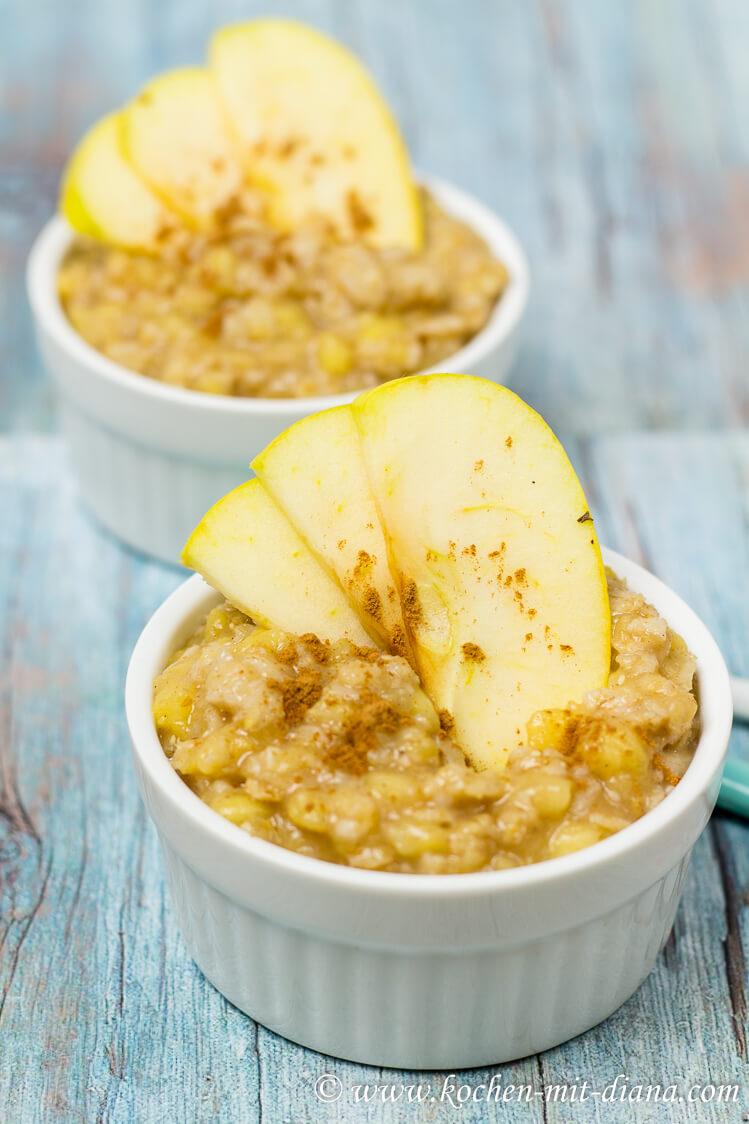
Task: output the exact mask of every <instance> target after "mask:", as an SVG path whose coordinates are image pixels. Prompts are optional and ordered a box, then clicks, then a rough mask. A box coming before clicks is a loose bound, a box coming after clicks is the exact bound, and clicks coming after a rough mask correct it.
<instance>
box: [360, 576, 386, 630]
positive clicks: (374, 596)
mask: <svg viewBox="0 0 749 1124" xmlns="http://www.w3.org/2000/svg"><path fill="white" fill-rule="evenodd" d="M362 605H363V606H364V611H365V612H367V613H368V614H369V615H370V617H372V618H373V619H374V620H376V621H381V620H382V599H381V597H380V595H379V593H378V592H377V590H376V589H375V587H374V586H373V585H370V586H368V587H367V588H366V589H365V590H364V596H363V597H362Z"/></svg>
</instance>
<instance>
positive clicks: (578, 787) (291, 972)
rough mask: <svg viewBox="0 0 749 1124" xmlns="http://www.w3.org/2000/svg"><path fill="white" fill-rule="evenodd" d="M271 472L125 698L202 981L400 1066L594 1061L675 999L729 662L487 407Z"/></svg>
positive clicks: (360, 1056) (197, 562) (442, 409)
mask: <svg viewBox="0 0 749 1124" xmlns="http://www.w3.org/2000/svg"><path fill="white" fill-rule="evenodd" d="M446 450H449V456H448V455H446ZM254 467H255V470H256V472H257V476H256V477H255V478H254V479H252V480H250V481H249V482H247V483H246V484H244V485H242V486H240V487H239V488H237V489H235V490H234V491H233V492H231V493H229V494H228V495H227V496H225V497H224V498H223V499H222V500H220V501H219V502H218V503H217V504H215V505H214V507H213V508H212V509H211V510H210V511H209V512H208V513H207V514H206V516H205V517H204V519H203V520H202V521H201V523H200V524H199V525H198V527H197V528H196V529H195V531H194V532H193V534H192V535H191V536H190V539H189V540H188V542H187V544H186V545H185V548H184V551H183V555H182V557H183V560H184V561H185V563H186V564H188V565H190V566H191V567H192V568H193V569H195V570H197V571H198V575H202V577H200V576H198V575H196V576H195V577H193V578H191V579H190V580H189V581H188V582H186V583H185V584H184V585H183V586H182V587H181V588H180V589H179V590H177V592H176V593H174V594H173V595H172V597H171V598H169V599H168V600H167V602H165V604H164V605H163V606H162V607H161V608H160V609H159V610H158V612H157V613H156V615H155V616H154V618H153V619H152V620H151V622H150V623H149V624H148V626H147V627H146V629H145V630H144V632H143V635H142V636H141V639H140V640H139V642H138V645H137V646H136V649H135V652H134V653H133V658H132V661H131V666H130V670H129V673H128V683H127V688H126V704H127V714H128V723H129V727H130V732H131V738H132V743H133V752H134V758H135V764H136V770H137V773H138V778H139V783H140V786H141V790H142V792H143V795H144V798H145V801H146V805H147V807H148V809H149V812H150V814H151V816H152V818H153V819H154V822H155V823H156V825H157V828H158V831H159V834H160V838H161V841H162V845H163V849H164V854H165V858H166V865H167V873H168V876H169V882H170V887H171V892H172V897H173V900H174V902H175V906H176V909H177V913H178V916H179V920H180V924H181V927H182V930H183V932H184V935H185V939H186V941H187V944H188V947H189V948H190V951H191V953H192V955H193V956H194V958H195V959H196V961H197V963H198V964H199V965H200V966H201V968H202V969H203V971H204V972H205V973H206V975H207V976H208V978H209V979H210V980H211V981H212V982H213V983H215V984H216V986H217V987H218V988H219V989H220V990H221V991H222V992H223V993H224V994H225V995H226V996H227V997H228V998H229V999H230V1000H231V1001H232V1002H233V1003H235V1004H236V1005H237V1006H239V1007H240V1008H241V1009H242V1010H244V1011H246V1012H247V1013H249V1014H251V1015H252V1016H253V1018H256V1019H258V1020H259V1021H260V1022H262V1023H263V1024H264V1025H266V1026H269V1027H271V1028H272V1029H274V1030H276V1031H278V1032H279V1033H281V1034H284V1035H286V1036H287V1037H289V1038H291V1039H293V1040H294V1041H298V1042H301V1043H303V1044H304V1045H307V1046H310V1047H312V1048H315V1049H318V1050H322V1051H323V1052H327V1053H331V1054H335V1055H338V1056H341V1057H347V1058H352V1059H354V1060H357V1061H363V1062H367V1063H369V1064H378V1065H388V1066H396V1067H406V1068H416V1067H421V1068H445V1067H453V1068H455V1067H458V1066H470V1065H482V1064H490V1063H492V1062H494V1063H496V1062H500V1061H506V1060H510V1059H512V1058H515V1057H519V1056H523V1055H525V1054H528V1053H533V1052H536V1051H538V1050H542V1049H546V1048H547V1047H550V1046H552V1045H555V1044H558V1043H559V1042H561V1041H564V1040H565V1039H566V1038H568V1037H571V1036H573V1035H575V1034H578V1033H580V1032H582V1031H584V1030H586V1029H587V1028H589V1027H590V1026H592V1025H594V1024H595V1023H596V1022H598V1021H600V1020H601V1019H602V1018H604V1017H606V1016H607V1015H608V1014H610V1013H611V1012H612V1011H613V1010H614V1009H615V1008H616V1007H618V1006H619V1005H620V1004H621V1003H622V1002H624V1000H625V999H626V998H628V996H629V995H631V994H632V992H633V991H634V990H635V988H636V987H637V986H638V985H639V984H640V983H641V982H642V980H643V979H644V977H645V976H646V975H647V973H648V972H649V971H650V969H651V967H652V965H653V963H654V960H655V957H656V955H657V953H658V950H659V948H660V947H661V945H662V943H663V942H664V941H665V939H666V937H667V935H668V932H669V930H670V927H671V924H672V922H673V918H674V914H675V910H676V907H677V905H678V900H679V896H680V892H681V887H682V885H683V880H684V875H685V872H686V869H687V864H688V861H689V855H690V852H691V848H692V846H693V844H694V842H695V841H696V839H697V837H698V836H699V833H700V832H701V830H702V828H703V827H704V826H705V824H706V822H707V820H708V818H709V815H710V812H711V810H712V807H713V805H714V802H715V798H716V796H717V788H718V785H719V780H720V772H721V768H722V761H723V756H724V753H725V749H726V745H727V738H728V732H729V729H730V720H731V706H730V688H729V682H728V677H727V673H726V669H725V666H724V664H723V661H722V659H721V657H720V654H719V653H718V650H717V648H716V646H715V644H714V641H713V640H712V638H711V637H710V635H709V633H708V632H707V630H706V629H705V627H704V625H702V624H701V622H700V621H699V620H698V619H697V617H696V616H695V615H694V613H692V611H691V610H690V609H689V608H688V607H687V606H686V605H685V604H684V603H683V602H682V601H681V600H680V599H679V598H678V597H677V596H676V595H675V594H674V593H672V592H671V591H670V590H669V589H667V587H665V586H664V585H663V584H662V583H661V582H659V581H658V580H657V579H656V578H654V577H653V576H652V575H650V574H648V573H647V572H646V571H644V570H643V569H641V568H640V567H639V566H637V565H635V564H634V563H632V562H630V561H628V560H627V559H625V558H623V557H622V556H620V555H617V554H615V553H613V552H611V551H604V552H603V555H602V554H601V550H600V548H599V545H598V540H597V536H596V531H595V522H594V519H593V516H592V513H591V511H590V510H589V508H588V506H587V502H586V500H585V496H584V494H583V492H582V489H581V487H580V484H579V481H578V480H577V477H576V476H575V474H574V471H573V469H572V466H571V465H570V463H569V461H568V459H567V457H566V454H565V453H564V450H563V449H562V447H561V445H560V444H559V443H558V442H557V441H556V439H555V438H554V437H553V435H552V434H551V432H550V431H549V429H548V427H547V426H546V425H545V423H544V422H543V421H542V419H541V418H540V417H539V416H538V415H537V414H535V413H534V411H532V410H530V409H529V408H528V407H527V406H526V405H525V404H524V403H523V402H522V401H521V400H520V399H518V398H517V397H516V396H515V395H513V394H511V393H510V392H509V391H507V390H506V389H504V388H502V387H498V386H496V385H495V384H493V383H490V382H487V381H486V380H482V379H476V378H472V377H465V376H459V375H435V376H431V377H427V378H422V377H418V376H416V377H413V378H410V379H404V380H399V381H397V382H394V383H389V384H386V385H384V386H381V387H377V388H375V389H374V390H371V391H368V392H367V393H365V394H364V395H362V396H360V397H359V398H358V399H357V400H356V401H355V402H354V403H352V404H350V405H344V406H341V407H338V408H336V409H334V410H331V411H327V412H325V413H322V414H319V415H316V416H315V417H313V418H309V419H305V420H304V421H302V422H300V423H298V424H297V425H295V426H294V427H292V428H291V429H290V430H288V431H286V432H285V433H284V434H282V435H281V436H279V437H278V438H277V439H276V440H275V441H274V442H273V444H272V445H271V446H270V447H269V448H268V449H267V450H265V451H264V452H263V454H261V456H259V457H258V458H256V460H255V462H254ZM203 579H205V581H204V580H203ZM205 582H207V583H208V585H206V584H205ZM238 950H241V954H240V953H238ZM612 964H615V965H616V970H615V971H612V970H611V966H612ZM425 1010H433V1011H434V1018H431V1017H430V1018H425ZM444 1010H449V1011H450V1014H451V1017H450V1020H449V1025H447V1024H445V1022H444V1020H442V1019H441V1018H440V1017H439V1013H440V1012H444Z"/></svg>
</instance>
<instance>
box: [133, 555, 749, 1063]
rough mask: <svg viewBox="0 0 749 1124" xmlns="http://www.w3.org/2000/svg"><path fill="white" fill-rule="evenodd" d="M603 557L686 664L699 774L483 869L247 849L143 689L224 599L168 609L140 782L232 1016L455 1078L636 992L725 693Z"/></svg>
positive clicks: (205, 961) (722, 735) (704, 799)
mask: <svg viewBox="0 0 749 1124" xmlns="http://www.w3.org/2000/svg"><path fill="white" fill-rule="evenodd" d="M605 559H606V562H607V564H608V565H610V566H611V567H612V568H613V569H614V571H615V572H616V573H617V574H619V575H620V576H621V577H623V578H625V579H626V580H627V582H628V583H629V585H630V587H631V588H632V589H635V590H639V591H640V592H642V593H643V594H644V595H645V597H646V598H647V599H648V600H649V601H650V602H651V603H652V604H654V605H655V606H656V607H657V609H658V610H659V612H660V613H661V614H662V615H663V616H664V617H665V618H666V620H667V621H668V622H669V624H670V625H671V626H672V627H673V628H674V629H676V631H677V632H679V633H680V634H681V635H682V636H683V637H684V639H685V641H686V643H687V644H688V646H689V647H690V649H691V650H692V652H694V654H695V655H696V657H697V677H698V683H699V696H700V711H701V722H702V730H701V736H700V740H699V744H698V746H697V750H696V753H695V756H694V759H693V761H692V763H691V764H690V766H689V768H688V770H687V772H686V774H685V776H684V778H683V779H682V780H681V782H680V783H679V785H678V786H677V787H676V788H675V789H674V791H673V792H671V793H670V794H669V795H668V796H667V797H666V799H665V800H664V801H663V802H662V803H661V804H660V805H659V806H658V807H657V808H655V809H654V810H653V811H651V812H648V813H647V815H645V816H643V818H642V819H640V820H638V821H637V822H636V823H634V824H631V825H630V826H629V827H627V828H625V829H624V830H623V831H620V832H618V833H617V834H616V835H613V836H611V837H610V838H608V839H606V840H604V841H602V842H600V843H596V844H595V845H594V846H592V847H589V848H587V849H586V850H583V851H578V852H577V853H575V854H571V855H567V856H564V857H563V858H558V859H552V860H550V861H548V862H543V863H538V864H536V865H534V866H527V867H520V868H516V869H512V870H503V871H496V872H487V873H476V874H455V875H435V876H429V875H409V874H389V873H383V872H375V871H363V870H354V869H350V868H348V867H343V866H336V865H333V864H330V863H324V862H320V861H318V860H316V859H311V858H307V857H305V856H302V855H298V854H296V853H294V852H292V851H287V850H284V849H283V848H281V847H276V846H274V845H273V844H270V843H267V842H265V841H263V840H261V839H255V838H253V837H251V836H250V835H248V834H247V833H246V832H244V831H242V830H241V829H240V828H238V827H235V826H234V825H233V824H231V823H229V822H227V821H226V820H224V819H223V818H222V817H221V816H219V815H217V814H216V813H215V812H213V811H212V810H211V809H210V808H208V807H207V806H206V805H205V804H203V803H202V802H201V801H200V800H199V799H198V797H197V796H195V795H194V794H193V793H192V792H191V791H190V789H189V788H188V787H187V786H186V785H185V784H184V782H183V781H182V780H181V779H180V778H179V776H178V775H177V774H176V773H175V772H174V770H173V769H172V767H171V765H170V764H169V762H168V760H167V758H166V757H165V755H164V753H163V751H162V749H161V745H160V743H159V740H158V737H157V735H156V731H155V728H154V723H153V718H152V714H151V699H152V685H153V680H154V677H155V676H156V675H157V674H158V672H159V671H161V670H162V668H163V667H164V666H165V664H166V663H167V661H168V659H169V657H170V655H171V654H172V652H173V651H174V650H175V649H176V648H177V647H178V646H179V645H180V644H182V643H183V642H184V640H185V639H186V637H187V636H188V635H189V633H190V632H191V631H192V630H193V629H194V628H195V627H196V626H197V624H198V623H199V621H200V620H201V619H202V617H203V616H204V615H205V613H206V612H207V611H208V609H209V608H210V607H211V606H213V605H214V604H215V603H216V601H217V600H218V595H217V594H216V593H214V591H213V590H211V589H210V588H209V587H208V586H206V585H205V583H204V582H203V581H202V579H201V578H199V577H193V578H190V579H189V580H188V581H187V582H185V583H184V584H183V585H182V586H181V587H180V588H179V589H178V590H177V591H176V592H175V593H173V594H172V596H171V597H169V598H168V599H167V600H166V601H165V602H164V604H163V605H162V606H161V608H160V609H159V610H158V611H157V612H156V613H155V615H154V616H153V617H152V618H151V620H150V622H149V623H148V625H147V626H146V628H145V629H144V631H143V633H142V635H141V637H140V639H139V641H138V643H137V645H136V647H135V651H134V652H133V656H132V659H131V662H130V669H129V672H128V678H127V686H126V708H127V718H128V724H129V728H130V734H131V738H132V744H133V754H134V760H135V768H136V772H137V776H138V783H139V785H140V790H141V793H142V795H143V799H144V801H145V805H146V808H147V809H148V812H149V814H150V816H151V818H152V819H153V821H154V823H155V825H156V828H157V831H158V834H159V837H160V840H161V844H162V848H163V853H164V857H165V862H166V869H167V876H168V881H169V887H170V891H171V897H172V902H173V905H174V909H175V912H176V915H177V919H178V921H179V925H180V928H181V930H182V933H183V935H184V938H185V941H186V944H187V947H188V949H189V951H190V953H191V954H192V956H193V957H194V959H195V961H196V962H197V964H198V966H199V967H200V968H201V969H202V971H203V972H204V973H205V975H206V976H207V977H208V979H209V980H210V981H211V982H212V983H213V984H214V985H215V986H216V987H217V988H218V989H219V991H221V992H222V993H223V994H224V995H225V996H226V997H227V999H229V1000H230V1002H232V1003H233V1004H234V1005H235V1006H237V1007H239V1008H240V1009H241V1010H242V1011H245V1012H246V1013H247V1014H248V1015H251V1016H252V1017H253V1018H254V1019H256V1020H257V1021H258V1022H261V1023H263V1024H264V1025H265V1026H267V1027H270V1029H271V1030H274V1031H276V1032H278V1033H279V1034H282V1035H284V1036H285V1037H286V1038H290V1039H292V1040H293V1041H295V1042H299V1043H302V1044H303V1045H305V1046H309V1047H311V1048H313V1049H315V1050H320V1051H322V1052H323V1053H326V1054H333V1055H336V1056H338V1057H343V1058H350V1059H352V1060H355V1061H359V1062H366V1063H370V1064H374V1065H383V1066H394V1067H400V1068H408V1069H446V1068H448V1069H458V1068H463V1067H468V1066H477V1065H489V1064H493V1063H499V1062H503V1061H508V1060H510V1059H512V1058H517V1057H522V1056H524V1055H526V1054H530V1053H535V1052H536V1051H539V1050H544V1049H546V1048H548V1047H550V1046H554V1045H556V1044H557V1043H560V1042H563V1041H565V1040H566V1039H568V1038H570V1037H572V1036H574V1035H576V1034H579V1033H580V1032H582V1031H584V1030H586V1029H588V1028H589V1027H591V1026H593V1025H594V1024H595V1023H597V1022H600V1021H601V1020H602V1019H604V1018H606V1016H607V1015H609V1014H611V1012H612V1011H614V1010H615V1009H616V1008H617V1007H618V1006H619V1005H620V1004H621V1003H623V1002H624V1001H625V1000H626V999H627V998H629V996H630V995H631V994H632V993H633V992H634V991H635V989H636V988H637V987H638V985H639V984H640V983H641V982H642V981H643V980H644V979H645V977H646V976H647V975H648V973H649V972H650V970H651V968H652V967H653V963H654V961H655V958H656V956H657V954H658V951H659V949H660V948H661V947H662V945H663V943H664V941H665V940H666V938H667V937H668V934H669V932H670V929H671V925H672V923H673V920H674V914H675V912H676V908H677V906H678V903H679V898H680V895H681V889H682V885H683V882H684V876H685V873H686V870H687V866H688V863H689V857H690V853H691V850H692V847H693V846H694V843H695V842H696V840H697V838H698V836H699V834H700V832H701V831H702V829H703V828H704V827H705V824H706V823H707V821H708V819H709V817H710V814H711V812H712V809H713V806H714V804H715V799H716V796H717V792H718V786H719V783H720V775H721V771H722V765H723V759H724V755H725V750H726V746H727V743H728V735H729V732H730V727H731V717H732V712H731V693H730V686H729V679H728V673H727V671H726V667H725V664H724V662H723V659H722V657H721V654H720V652H719V650H718V647H717V645H716V643H715V641H714V640H713V638H712V637H711V635H710V633H709V632H708V630H707V628H706V627H705V625H704V624H702V622H701V621H700V620H699V618H698V617H697V616H696V615H695V613H694V612H693V611H692V610H691V609H690V608H689V607H688V606H687V605H686V604H685V603H684V602H683V601H682V600H681V599H680V598H679V597H678V596H677V595H676V594H675V593H673V592H672V591H671V590H670V589H668V587H667V586H665V585H664V584H663V583H662V582H660V581H659V580H658V579H657V578H655V577H653V575H652V574H649V573H648V572H647V571H646V570H643V569H642V568H641V567H640V566H637V565H636V564H635V563H633V562H630V561H628V560H627V559H625V558H623V557H621V555H618V554H615V553H613V552H612V551H606V552H605Z"/></svg>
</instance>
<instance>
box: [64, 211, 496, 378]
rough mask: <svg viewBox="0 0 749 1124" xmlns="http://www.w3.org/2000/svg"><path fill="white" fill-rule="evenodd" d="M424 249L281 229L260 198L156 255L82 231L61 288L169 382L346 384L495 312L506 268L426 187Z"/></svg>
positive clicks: (75, 314) (469, 335)
mask: <svg viewBox="0 0 749 1124" xmlns="http://www.w3.org/2000/svg"><path fill="white" fill-rule="evenodd" d="M422 201H423V202H422V208H423V212H424V228H425V231H424V243H423V246H422V247H421V248H420V249H418V250H410V249H404V248H401V247H383V248H380V247H376V246H369V245H367V244H366V243H365V242H364V241H362V240H359V241H342V240H341V239H340V238H338V237H336V235H335V232H334V231H332V230H330V229H329V228H327V227H326V225H325V224H324V223H322V222H317V223H315V222H308V223H307V224H306V225H305V226H303V227H302V228H300V229H299V230H296V231H293V232H289V233H280V232H278V231H275V230H273V229H272V228H271V227H269V225H268V224H267V222H266V221H264V219H263V211H262V200H261V199H258V200H257V201H256V205H255V207H254V208H253V209H252V210H251V211H248V210H244V211H239V212H237V213H234V214H229V215H227V216H226V218H225V220H224V222H223V224H222V225H221V227H219V228H218V229H216V230H215V231H212V232H207V233H202V234H201V233H194V232H193V233H188V232H184V231H181V232H177V233H175V234H173V235H172V237H171V238H167V239H165V240H164V242H163V243H162V245H161V246H160V249H159V253H158V254H157V255H152V254H146V253H132V252H127V251H126V250H123V249H120V248H115V247H111V246H107V245H105V244H103V243H101V242H98V241H96V240H95V239H93V238H84V237H79V238H77V239H76V240H75V241H74V243H73V245H72V246H71V248H70V250H69V251H68V252H67V254H66V255H65V257H64V259H63V261H62V264H61V267H60V272H59V277H58V286H59V296H60V301H61V304H62V307H63V309H64V311H65V314H66V316H67V318H68V319H69V321H70V323H71V325H72V326H73V328H74V329H75V330H76V331H77V332H78V333H79V335H80V336H82V338H83V339H84V340H85V341H86V342H87V343H88V344H90V345H91V346H92V347H94V348H95V349H96V350H97V351H98V352H100V353H101V354H102V355H104V356H106V357H107V358H108V359H111V360H112V361H113V362H115V363H118V364H120V365H121V366H123V367H126V368H127V369H128V370H132V371H137V372H139V373H140V374H142V375H147V376H149V377H150V378H153V379H156V380H158V381H159V382H162V383H164V384H166V385H168V386H179V387H184V388H186V389H188V390H198V391H204V392H208V393H211V394H226V395H233V396H235V397H240V398H310V397H317V396H321V395H342V394H348V393H349V392H351V391H357V390H364V389H366V388H367V387H370V386H376V385H377V384H378V383H380V382H384V381H386V380H387V379H392V378H399V377H401V376H403V375H409V374H413V373H414V372H416V371H424V370H428V369H429V368H432V367H434V366H436V365H437V364H438V363H440V364H444V361H445V360H446V359H447V358H448V357H450V356H453V355H455V354H456V353H457V352H459V351H460V350H461V349H462V348H463V347H464V346H465V345H466V344H468V343H469V342H470V340H472V339H473V338H475V337H476V336H477V334H478V333H480V332H481V331H482V329H483V328H485V327H486V325H487V323H488V322H489V320H490V318H491V316H492V313H493V311H494V308H495V307H496V305H497V302H498V301H499V300H500V299H501V298H502V295H503V293H504V292H505V290H506V289H507V286H508V284H509V274H508V270H507V267H506V266H505V264H504V263H503V262H501V261H500V260H498V258H496V257H495V256H494V255H493V253H492V252H491V250H490V248H489V246H488V245H487V244H486V242H485V241H484V239H483V238H482V237H481V235H480V234H479V233H477V231H476V230H475V229H473V228H472V227H471V226H470V225H469V224H467V223H465V222H462V221H460V219H458V218H456V217H454V216H453V215H452V214H450V212H449V210H445V209H444V208H443V207H441V206H440V204H439V203H438V202H437V200H436V198H435V197H434V196H432V195H430V194H429V192H428V191H426V190H425V191H423V192H422Z"/></svg>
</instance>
